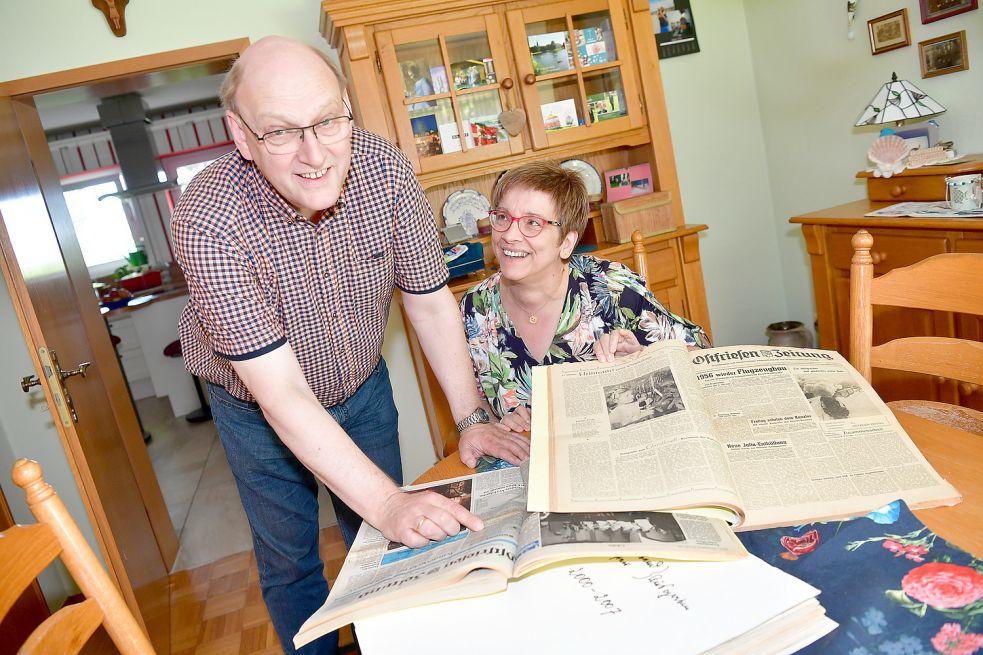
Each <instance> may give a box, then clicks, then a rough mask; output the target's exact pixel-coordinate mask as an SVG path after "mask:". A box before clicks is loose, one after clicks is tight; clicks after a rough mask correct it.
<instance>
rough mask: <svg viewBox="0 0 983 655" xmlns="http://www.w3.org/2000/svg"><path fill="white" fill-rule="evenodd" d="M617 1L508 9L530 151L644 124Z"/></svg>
mask: <svg viewBox="0 0 983 655" xmlns="http://www.w3.org/2000/svg"><path fill="white" fill-rule="evenodd" d="M627 20H628V19H627V16H626V14H625V13H624V9H623V7H622V5H621V3H620V1H619V0H593V1H587V2H584V1H583V0H580V1H576V2H561V3H556V4H549V5H544V6H539V7H532V8H529V9H517V10H513V11H510V12H508V21H509V33H510V35H511V37H512V45H513V49H514V51H515V64H516V76H517V77H518V80H519V85H518V86H519V87H521V90H522V96H523V100H524V102H525V105H526V111H527V114H528V116H529V126H530V130H531V133H532V137H533V145H534V146H535V147H536V148H546V147H550V146H556V145H562V144H565V143H570V142H573V141H580V140H583V139H588V138H596V137H599V136H605V135H609V134H614V133H616V132H621V131H624V130H628V129H632V128H635V127H641V126H642V125H644V124H645V117H644V113H643V112H642V107H641V100H640V96H639V91H638V85H637V82H636V77H635V76H636V72H635V68H634V66H633V65H632V57H631V54H630V43H631V41H630V40H629V38H628V32H627Z"/></svg>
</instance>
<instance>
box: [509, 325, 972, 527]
mask: <svg viewBox="0 0 983 655" xmlns="http://www.w3.org/2000/svg"><path fill="white" fill-rule="evenodd" d="M532 414H533V420H532V423H533V427H532V449H531V450H532V454H531V458H530V459H531V465H530V480H529V504H528V508H529V509H530V510H531V511H561V512H585V511H591V512H594V511H605V510H619V511H623V510H645V509H648V510H653V509H654V510H666V509H674V510H675V509H685V510H686V511H688V512H697V511H705V510H704V509H703V508H706V507H709V508H724V509H729V510H732V515H731V518H732V522H733V523H734V524H736V525H740V526H741V528H742V529H751V528H760V527H771V526H779V525H792V524H795V523H804V522H808V521H815V520H826V519H832V518H840V517H847V516H857V515H862V514H865V513H867V512H870V511H873V510H874V509H877V508H878V507H880V506H881V505H884V504H886V503H888V502H890V501H893V500H896V499H898V498H902V499H904V500H905V502H907V503H908V504H909V505H910V506H912V507H915V508H922V507H934V506H938V505H951V504H955V503H957V502H959V500H960V496H959V494H958V492H957V491H956V490H955V489H954V488H953V487H952V486H951V485H950V484H949V483H947V482H946V481H945V480H943V479H942V478H941V477H940V476H939V475H938V473H936V472H935V470H934V469H932V467H931V465H930V464H929V463H928V462H927V461H926V460H925V458H924V457H923V456H922V454H921V453H920V452H919V451H918V449H917V447H916V446H915V445H914V443H913V442H912V441H911V439H910V438H909V437H908V435H907V434H905V432H904V430H903V428H902V427H901V425H900V424H899V423H898V421H897V419H896V418H895V417H894V414H892V413H891V410H890V409H889V408H888V407H887V405H885V404H884V402H883V401H881V399H880V398H879V397H878V396H877V394H876V392H874V390H873V388H872V387H871V386H870V385H869V384H868V383H867V382H866V380H864V379H863V377H862V376H861V375H860V373H859V372H857V371H856V369H854V368H853V367H852V366H850V364H849V363H848V362H847V361H846V360H845V359H843V357H842V356H840V355H839V354H838V353H836V352H833V351H823V350H812V349H794V348H779V347H770V346H734V347H727V348H713V349H708V350H693V351H689V350H688V349H687V348H686V346H685V344H683V343H682V342H679V341H664V342H660V343H656V344H653V345H651V346H648V347H647V348H645V350H644V351H642V352H641V353H639V354H638V355H635V356H631V357H626V358H623V359H620V360H618V361H616V362H614V363H612V364H602V363H599V362H583V363H576V364H560V365H556V366H549V367H537V368H534V369H533V408H532Z"/></svg>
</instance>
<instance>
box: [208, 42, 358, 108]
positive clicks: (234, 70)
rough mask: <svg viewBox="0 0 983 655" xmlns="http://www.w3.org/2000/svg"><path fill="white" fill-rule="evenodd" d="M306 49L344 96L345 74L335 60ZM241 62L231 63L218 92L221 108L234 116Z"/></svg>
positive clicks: (323, 53)
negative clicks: (332, 77) (319, 61)
mask: <svg viewBox="0 0 983 655" xmlns="http://www.w3.org/2000/svg"><path fill="white" fill-rule="evenodd" d="M307 47H308V48H310V49H311V52H313V53H314V54H316V55H317V56H318V57H320V58H321V59H322V60H324V63H325V64H327V65H328V68H330V69H331V72H332V73H334V76H335V79H337V80H338V89H339V90H340V91H341V94H342V95H344V94H345V90H346V88H347V85H348V80H346V79H345V74H344V73H343V72H341V66H340V65H339V64H338V62H337V60H335V59H334V58H333V57H331V55H329V54H328V53H326V52H324V51H323V50H320V49H318V48H315V47H313V46H307ZM241 61H242V57H239V58H237V59H236V60H235V61H234V62H233V63H232V67H231V68H230V69H229V72H228V73H226V74H225V79H223V80H222V88H221V89H220V90H219V98H220V99H221V100H222V106H223V107H225V108H226V109H228V110H229V111H231V112H233V113H236V114H238V113H239V107H238V106H237V105H236V92H237V91H238V90H239V85H240V84H241V83H242V74H243V68H244V67H243V66H242V65H241V64H240V62H241Z"/></svg>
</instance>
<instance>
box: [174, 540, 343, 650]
mask: <svg viewBox="0 0 983 655" xmlns="http://www.w3.org/2000/svg"><path fill="white" fill-rule="evenodd" d="M321 559H322V560H323V561H324V575H325V577H326V578H327V579H328V582H329V583H333V582H334V579H335V578H336V577H337V576H338V571H339V570H340V569H341V565H342V563H343V562H344V560H345V545H344V542H342V540H341V532H340V531H339V530H338V527H337V526H333V527H330V528H324V529H322V530H321ZM341 645H342V646H343V647H344V646H345V645H350V646H349V648H348V649H346V650H345V651H343V652H346V653H351V654H353V655H357V653H358V651H357V650H355V649H354V645H353V644H352V633H351V627H350V626H349V627H347V628H345V629H343V630H342V632H341ZM171 653H172V655H237V654H238V655H251V654H256V655H260V654H262V655H272V654H274V653H282V650H281V649H280V644H279V642H278V640H277V638H276V633H275V632H274V631H273V624H272V623H271V622H270V617H269V614H267V612H266V606H265V605H264V604H263V598H262V596H261V595H260V590H259V573H258V572H257V570H256V558H255V555H254V553H253V552H252V551H248V552H244V553H239V554H236V555H230V556H229V557H225V558H223V559H220V560H218V561H217V562H213V563H212V564H206V565H205V566H200V567H198V568H196V569H190V570H187V571H178V572H177V573H174V574H173V575H171Z"/></svg>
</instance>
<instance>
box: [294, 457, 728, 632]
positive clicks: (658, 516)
mask: <svg viewBox="0 0 983 655" xmlns="http://www.w3.org/2000/svg"><path fill="white" fill-rule="evenodd" d="M428 489H429V490H432V491H434V492H436V493H440V494H442V495H444V496H446V497H448V498H452V499H454V500H455V501H457V502H459V503H461V504H462V505H463V506H465V507H466V508H468V509H469V510H470V511H472V512H474V513H475V514H477V515H478V516H480V517H481V519H482V521H484V523H485V528H484V529H483V530H481V531H480V532H471V531H469V530H464V531H463V532H461V533H460V534H458V535H456V536H454V537H449V538H447V539H444V540H443V541H439V542H432V543H430V544H429V545H428V546H425V547H423V548H407V547H406V546H403V545H402V544H400V543H396V542H391V541H389V540H387V539H386V538H385V537H384V536H382V534H381V533H380V532H379V531H378V530H376V529H375V528H373V527H371V526H369V525H368V524H367V523H363V524H362V527H361V528H360V529H359V532H358V535H357V536H356V537H355V543H354V544H352V548H351V550H350V551H349V552H348V557H346V558H345V563H344V565H342V568H341V572H340V573H339V574H338V579H337V580H336V581H335V583H334V585H332V587H331V591H330V593H329V594H328V599H327V600H326V601H325V603H324V605H323V606H322V607H321V608H320V609H319V610H318V611H317V612H315V613H314V614H313V615H312V616H311V617H310V618H309V619H308V620H307V621H306V622H305V623H304V624H303V625H302V626H301V628H300V631H299V632H298V633H297V635H296V636H295V637H294V644H295V645H296V647H297V648H300V647H301V646H303V645H304V644H307V643H309V642H311V641H313V640H314V639H316V638H318V637H320V636H321V635H324V634H327V633H328V632H331V631H333V630H337V629H338V628H340V627H342V626H344V625H347V624H348V623H351V622H352V621H356V620H359V619H362V618H365V617H369V616H374V615H377V614H382V613H385V612H390V611H394V610H397V609H403V608H407V607H414V606H419V605H424V604H428V603H435V602H440V601H446V600H452V599H460V598H468V597H474V596H481V595H485V594H491V593H495V592H500V591H504V590H505V588H506V587H507V585H508V581H509V580H510V579H516V578H519V577H521V576H524V575H526V574H527V573H529V572H530V571H535V570H537V569H540V568H543V567H546V566H549V565H551V564H555V563H557V562H564V561H574V560H579V561H584V560H590V559H596V558H610V557H615V556H617V557H620V558H623V559H626V560H627V559H629V558H637V557H643V556H644V557H648V558H657V559H659V560H707V561H724V560H736V559H741V558H744V557H746V556H747V551H745V550H744V546H743V545H741V542H740V541H739V540H738V539H737V537H736V536H735V535H734V532H733V530H731V528H730V527H729V526H728V525H727V523H726V522H725V521H722V520H719V519H715V518H708V517H705V516H690V515H688V514H685V513H663V512H651V511H631V512H594V513H588V514H583V515H577V516H572V515H569V514H555V513H550V514H540V513H530V512H528V511H527V510H526V485H525V482H524V480H523V474H522V470H520V468H517V467H512V468H507V469H500V470H497V471H489V472H488V473H479V474H477V475H472V476H467V477H462V478H455V479H454V480H449V481H444V482H438V483H435V484H430V485H421V486H417V487H408V490H410V491H423V490H428Z"/></svg>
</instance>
